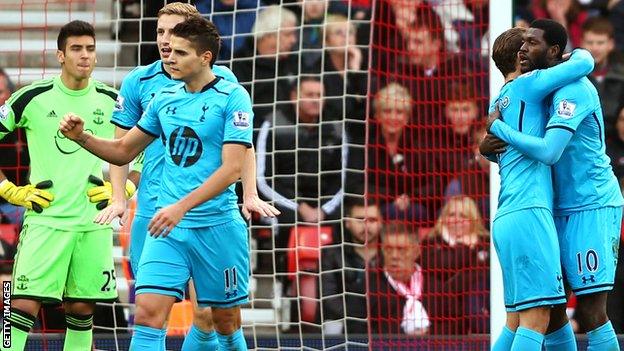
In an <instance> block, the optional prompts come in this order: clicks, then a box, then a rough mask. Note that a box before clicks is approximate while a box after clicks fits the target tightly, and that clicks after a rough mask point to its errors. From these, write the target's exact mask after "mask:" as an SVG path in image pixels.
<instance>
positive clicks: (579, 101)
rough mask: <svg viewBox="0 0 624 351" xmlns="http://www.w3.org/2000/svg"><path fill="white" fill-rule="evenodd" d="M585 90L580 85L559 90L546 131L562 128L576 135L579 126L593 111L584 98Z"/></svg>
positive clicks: (554, 99)
mask: <svg viewBox="0 0 624 351" xmlns="http://www.w3.org/2000/svg"><path fill="white" fill-rule="evenodd" d="M583 92H584V89H582V88H581V87H580V86H579V85H577V84H574V85H568V86H566V87H563V88H561V89H559V90H558V91H557V92H556V93H555V96H554V97H553V102H552V106H553V111H552V115H551V116H550V120H548V125H547V126H546V129H547V130H548V129H552V128H561V129H566V130H569V131H570V132H572V133H574V132H575V131H576V128H578V126H579V124H581V122H582V121H583V119H585V117H587V115H588V113H589V112H590V111H591V110H592V107H593V106H592V104H591V103H590V101H589V100H588V99H587V98H585V97H583Z"/></svg>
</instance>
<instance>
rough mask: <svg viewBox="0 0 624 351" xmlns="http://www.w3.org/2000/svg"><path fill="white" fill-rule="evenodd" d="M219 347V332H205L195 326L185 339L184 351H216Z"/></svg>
mask: <svg viewBox="0 0 624 351" xmlns="http://www.w3.org/2000/svg"><path fill="white" fill-rule="evenodd" d="M218 347H219V340H218V339H217V332H215V331H214V330H211V331H209V332H205V331H203V330H201V329H199V328H197V327H196V326H195V325H194V324H193V325H192V326H191V329H190V330H189V332H188V334H187V335H186V337H184V343H183V344H182V351H199V350H202V351H203V350H206V351H216V350H217V348H218Z"/></svg>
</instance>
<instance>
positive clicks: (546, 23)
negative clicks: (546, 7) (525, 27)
mask: <svg viewBox="0 0 624 351" xmlns="http://www.w3.org/2000/svg"><path fill="white" fill-rule="evenodd" d="M531 28H537V29H541V30H543V31H544V40H545V41H546V43H547V44H548V45H550V46H555V45H557V46H559V55H558V58H561V56H562V55H563V51H564V50H565V48H566V46H567V45H568V32H566V30H565V27H564V26H563V25H561V24H560V23H559V22H557V21H553V20H551V19H546V18H540V19H536V20H535V21H533V22H531Z"/></svg>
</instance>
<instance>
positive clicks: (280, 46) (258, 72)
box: [232, 5, 299, 129]
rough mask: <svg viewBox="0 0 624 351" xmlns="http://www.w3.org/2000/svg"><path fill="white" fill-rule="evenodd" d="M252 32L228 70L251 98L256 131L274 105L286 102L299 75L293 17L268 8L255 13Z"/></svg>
mask: <svg viewBox="0 0 624 351" xmlns="http://www.w3.org/2000/svg"><path fill="white" fill-rule="evenodd" d="M252 32H253V33H254V36H255V40H254V39H249V40H248V41H247V43H246V45H244V46H243V48H242V49H241V51H239V52H238V53H236V54H235V57H236V58H235V59H234V61H233V62H232V71H233V72H234V74H236V77H237V78H238V81H239V82H240V84H241V85H242V86H244V87H245V89H247V91H249V94H250V95H251V98H252V102H253V104H254V113H255V116H256V118H254V129H256V128H259V127H260V125H261V124H262V122H264V118H265V117H266V116H272V115H273V111H274V110H275V107H276V105H277V106H279V103H280V102H282V103H283V102H287V101H288V97H289V87H290V86H291V84H292V82H294V81H295V79H296V77H297V74H298V72H299V70H298V63H299V62H298V58H297V55H295V54H294V53H293V50H295V44H296V42H297V38H298V34H297V17H296V16H295V14H294V13H293V12H292V11H290V10H288V9H286V8H281V7H280V6H277V5H273V6H269V7H266V8H264V9H263V10H262V11H260V12H259V14H258V17H257V18H256V23H255V24H254V26H253V29H252ZM275 113H277V112H275Z"/></svg>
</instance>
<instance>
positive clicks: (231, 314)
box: [212, 307, 241, 335]
mask: <svg viewBox="0 0 624 351" xmlns="http://www.w3.org/2000/svg"><path fill="white" fill-rule="evenodd" d="M212 321H213V323H214V328H215V329H216V330H217V332H218V333H219V334H223V335H230V334H232V333H234V332H235V331H237V330H238V329H240V327H241V319H240V307H232V308H213V309H212Z"/></svg>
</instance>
